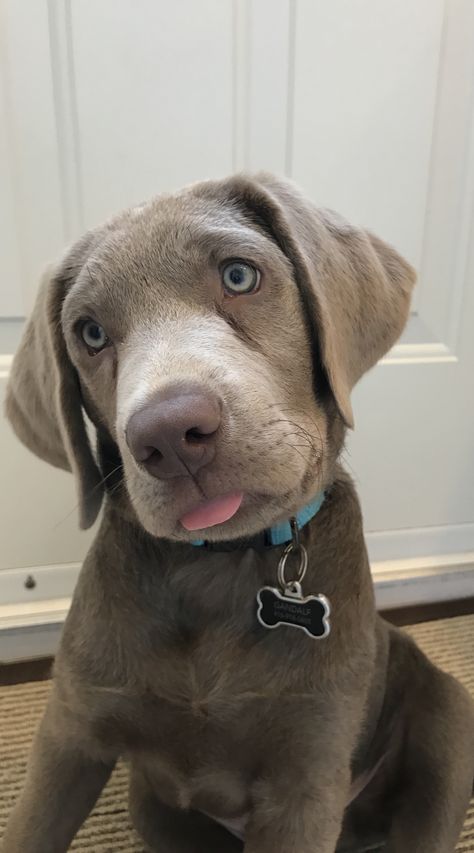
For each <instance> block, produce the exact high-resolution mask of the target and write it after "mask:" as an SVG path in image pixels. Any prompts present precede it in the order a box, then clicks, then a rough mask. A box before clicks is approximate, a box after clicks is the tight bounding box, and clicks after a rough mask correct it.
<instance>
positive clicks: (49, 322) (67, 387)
mask: <svg viewBox="0 0 474 853" xmlns="http://www.w3.org/2000/svg"><path fill="white" fill-rule="evenodd" d="M67 281H68V279H67V271H66V270H63V271H62V270H61V269H60V270H58V271H55V270H54V269H50V270H48V271H47V272H46V273H45V275H44V276H43V279H42V282H41V286H40V289H39V293H38V296H37V299H36V304H35V306H34V308H33V312H32V315H31V317H30V319H29V321H28V324H27V327H26V330H25V332H24V335H23V339H22V341H21V344H20V346H19V349H18V351H17V353H16V355H15V358H14V359H13V366H12V369H11V373H10V377H9V382H8V387H7V397H6V414H7V417H8V418H9V420H10V421H11V423H12V426H13V428H14V430H15V432H16V434H17V436H18V437H19V438H20V440H21V441H22V442H23V443H24V444H26V446H27V447H28V448H29V449H30V450H32V451H33V453H36V455H37V456H40V457H41V459H44V460H46V461H47V462H50V463H51V464H52V465H55V466H56V467H58V468H64V469H66V470H67V471H72V472H73V473H74V474H75V477H76V484H77V488H78V493H79V505H80V524H81V527H83V528H87V527H90V526H91V524H93V523H94V521H95V519H96V517H97V514H98V512H99V510H100V506H101V502H102V495H103V487H102V477H101V474H100V471H99V469H98V467H97V464H96V462H95V459H94V456H93V453H92V449H91V445H90V442H89V438H88V435H87V432H86V425H85V421H84V414H83V409H82V401H81V392H80V386H79V379H78V376H77V373H76V371H75V368H74V367H73V365H72V363H71V360H70V358H69V355H68V352H67V349H66V343H65V340H64V337H63V333H62V327H61V309H62V304H63V300H64V297H65V295H66V287H67Z"/></svg>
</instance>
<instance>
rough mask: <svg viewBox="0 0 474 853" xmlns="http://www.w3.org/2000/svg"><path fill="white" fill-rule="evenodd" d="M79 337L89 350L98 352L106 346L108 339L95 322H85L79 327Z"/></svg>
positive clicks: (103, 330)
mask: <svg viewBox="0 0 474 853" xmlns="http://www.w3.org/2000/svg"><path fill="white" fill-rule="evenodd" d="M81 337H82V340H83V341H84V343H85V345H86V346H87V348H88V349H89V350H93V352H94V353H97V352H100V350H101V349H104V347H105V346H107V344H108V342H109V339H108V337H107V334H106V332H105V329H104V328H103V327H102V326H101V325H100V324H99V323H96V321H95V320H85V321H84V323H83V324H82V326H81Z"/></svg>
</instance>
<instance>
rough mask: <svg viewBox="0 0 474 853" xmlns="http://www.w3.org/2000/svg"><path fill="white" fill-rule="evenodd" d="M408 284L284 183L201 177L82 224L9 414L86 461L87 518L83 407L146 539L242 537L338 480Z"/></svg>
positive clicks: (93, 474)
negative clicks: (344, 449)
mask: <svg viewBox="0 0 474 853" xmlns="http://www.w3.org/2000/svg"><path fill="white" fill-rule="evenodd" d="M414 281H415V276H414V272H413V270H412V269H411V267H410V266H409V265H408V264H407V263H406V262H405V261H404V260H403V259H402V258H401V257H400V256H399V255H398V254H397V253H396V252H395V251H394V250H393V249H392V248H391V247H390V246H388V245H387V244H385V243H383V242H382V241H381V240H379V239H378V238H376V237H374V236H373V235H371V234H370V233H369V232H366V231H364V230H363V229H360V228H354V227H352V226H351V225H349V223H347V222H346V221H345V220H343V219H342V218H341V217H339V216H337V215H335V214H333V213H330V212H327V211H320V210H317V209H316V208H315V207H314V206H313V205H312V204H311V203H310V202H309V201H308V200H307V199H305V198H304V197H303V196H302V195H301V194H300V193H299V192H298V190H297V189H296V188H295V187H294V186H292V185H290V184H287V183H285V182H283V181H279V180H277V179H276V178H273V177H272V176H269V175H259V176H257V177H256V178H245V177H237V178H230V179H227V180H224V181H207V182H204V183H202V184H196V185H193V186H191V187H189V188H187V189H185V190H183V191H181V192H179V193H177V194H176V195H174V196H167V197H160V198H158V199H156V200H154V201H152V202H150V203H149V204H145V205H142V206H141V207H140V208H137V209H135V210H131V211H126V212H125V213H123V214H121V215H120V216H118V217H116V218H115V219H113V220H111V221H110V222H108V223H106V224H105V225H104V226H102V227H101V228H98V229H96V230H95V231H92V232H89V233H88V234H86V235H85V237H84V238H83V239H82V240H81V241H79V243H78V244H77V245H76V246H74V247H73V248H72V249H71V250H70V251H69V252H68V253H67V254H66V255H65V257H64V258H63V260H62V262H61V263H60V264H59V266H57V267H56V268H55V269H54V270H52V271H50V272H49V273H48V274H47V275H46V276H45V279H44V281H43V284H42V287H41V288H40V291H39V295H38V299H37V303H36V306H35V309H34V311H33V314H32V317H31V319H30V321H29V324H28V327H27V329H26V332H25V335H24V338H23V341H22V343H21V346H20V348H19V351H18V353H17V354H16V357H15V360H14V364H13V369H12V372H11V376H10V383H9V388H8V394H7V414H8V416H9V417H10V420H11V422H12V424H13V426H14V428H15V430H16V432H17V434H18V435H19V437H20V438H21V439H22V441H24V443H25V444H26V445H27V446H28V447H30V448H31V449H32V450H33V451H34V452H35V453H37V454H38V455H39V456H41V457H42V458H44V459H46V460H48V461H49V462H51V463H52V464H54V465H59V466H61V467H64V468H69V469H70V470H72V471H73V472H74V473H75V476H76V481H77V484H78V489H79V497H80V505H81V508H82V509H81V523H82V526H89V525H90V524H91V523H92V522H93V520H94V518H95V517H96V515H97V512H98V510H99V507H100V502H101V494H102V491H103V480H104V471H103V470H99V467H98V464H97V462H96V459H95V456H94V452H93V450H92V449H91V447H90V444H89V440H88V437H87V431H86V428H85V423H84V417H83V409H84V408H85V409H86V411H87V412H88V413H89V415H90V416H91V419H92V420H93V422H94V423H95V425H96V427H97V430H98V435H99V439H100V440H99V444H100V447H101V448H102V449H103V448H104V446H107V447H108V448H110V447H112V448H113V454H112V455H113V457H114V458H115V460H116V462H117V466H118V467H119V468H120V470H121V472H122V473H123V479H124V483H125V487H126V493H127V495H128V501H129V504H130V505H131V506H132V507H133V510H134V512H135V514H136V516H137V518H138V520H139V522H140V523H141V524H142V525H143V526H144V527H145V528H146V530H148V531H149V532H150V533H151V534H152V535H154V536H158V537H166V538H170V539H176V540H183V541H194V540H196V539H201V538H203V539H204V538H205V539H209V540H223V539H231V538H237V537H240V536H244V535H250V534H252V533H254V532H257V531H259V530H261V529H262V528H264V527H266V526H269V525H271V524H273V523H275V522H277V521H280V520H282V519H286V518H288V517H289V516H291V515H292V514H294V513H295V512H296V511H297V510H298V508H300V507H301V506H303V505H304V504H305V503H307V502H308V501H309V500H310V499H311V498H312V497H313V496H314V495H315V494H316V493H317V492H318V491H320V490H321V489H322V488H324V487H325V486H326V485H327V484H328V483H329V482H330V480H331V476H332V471H333V467H334V463H335V460H336V458H337V455H338V453H339V451H340V448H341V445H342V441H343V435H344V428H345V426H348V425H349V426H352V409H351V404H350V390H351V388H352V386H353V385H354V383H355V382H356V381H357V380H358V379H359V378H360V376H361V375H362V374H363V373H364V372H365V371H366V370H368V369H369V368H370V367H371V366H372V365H373V364H375V362H376V361H377V359H378V358H380V357H381V356H382V355H383V354H384V353H385V352H386V351H387V350H388V349H389V347H390V346H391V345H392V344H393V343H394V342H395V340H396V339H397V337H398V336H399V334H400V332H401V331H402V329H403V326H404V323H405V321H406V318H407V315H408V310H409V303H410V293H411V289H412V286H413V284H414ZM101 455H102V457H104V455H103V453H102V454H101Z"/></svg>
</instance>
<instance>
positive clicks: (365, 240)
mask: <svg viewBox="0 0 474 853" xmlns="http://www.w3.org/2000/svg"><path fill="white" fill-rule="evenodd" d="M220 187H221V191H222V190H223V189H224V190H225V192H226V194H227V197H229V196H230V197H232V199H233V201H234V203H238V204H239V206H240V207H241V209H242V210H243V212H244V213H245V212H247V216H248V217H249V218H250V220H251V222H252V223H253V224H254V225H256V226H258V227H259V228H260V229H263V230H264V231H265V232H266V233H267V234H268V236H270V237H271V239H273V240H274V241H275V242H276V243H277V245H278V246H279V248H280V249H281V250H282V251H283V252H284V254H285V255H286V256H287V258H288V259H289V260H290V262H291V264H292V267H293V270H294V277H295V281H296V284H297V286H298V288H299V291H300V295H301V299H302V302H303V306H304V308H305V313H306V316H307V319H308V322H309V325H310V331H311V337H312V342H313V347H314V352H315V354H317V356H318V358H319V360H320V362H321V363H322V366H323V368H324V370H325V373H326V377H327V380H328V383H329V386H330V388H331V391H332V394H333V396H334V399H335V401H336V404H337V407H338V410H339V412H340V415H341V417H342V418H343V420H344V422H345V424H346V425H347V426H351V427H352V426H353V425H354V419H353V413H352V406H351V401H350V392H351V389H352V387H353V386H354V385H355V383H356V382H357V381H358V379H360V377H361V376H362V375H363V374H364V373H365V372H366V371H367V370H369V368H371V367H372V366H373V365H374V364H375V363H376V362H377V361H378V360H379V358H381V357H382V356H383V355H384V354H385V353H386V352H387V351H388V350H389V349H390V347H391V346H392V345H393V344H394V343H395V341H396V340H397V338H398V337H399V336H400V334H401V332H402V330H403V327H404V326H405V323H406V321H407V318H408V312H409V308H410V298H411V291H412V289H413V285H414V283H415V280H416V274H415V271H414V270H413V268H412V267H411V266H410V264H408V263H407V262H406V261H405V260H404V259H403V258H402V257H401V256H400V255H399V254H398V252H396V251H395V249H393V248H392V247H391V246H389V245H388V244H387V243H384V242H383V241H382V240H379V239H378V238H377V237H375V236H374V235H373V234H371V233H370V232H369V231H366V230H364V229H362V228H356V227H353V226H352V225H350V224H349V223H348V222H346V221H345V220H344V219H343V218H342V217H340V216H338V215H337V214H335V213H333V212H332V211H327V210H321V209H318V208H316V207H314V205H313V204H312V203H311V202H310V201H309V200H308V199H306V198H305V197H304V196H303V195H302V194H301V193H300V192H299V191H298V189H297V188H296V187H295V186H294V185H293V184H291V183H288V182H286V181H283V180H279V179H277V178H275V177H274V176H272V175H267V174H260V175H257V176H256V177H255V178H253V179H250V178H247V177H245V176H242V177H240V176H239V177H237V178H233V179H230V180H229V181H225V182H222V183H221V185H220Z"/></svg>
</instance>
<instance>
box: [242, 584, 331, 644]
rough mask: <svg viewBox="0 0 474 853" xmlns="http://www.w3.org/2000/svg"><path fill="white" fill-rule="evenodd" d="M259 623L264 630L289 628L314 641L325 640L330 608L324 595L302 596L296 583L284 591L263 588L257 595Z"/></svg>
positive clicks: (328, 629)
mask: <svg viewBox="0 0 474 853" xmlns="http://www.w3.org/2000/svg"><path fill="white" fill-rule="evenodd" d="M257 603H258V611H257V617H258V621H259V622H260V624H261V625H263V627H264V628H278V626H279V625H289V626H291V627H292V628H301V629H302V630H303V631H305V632H306V634H308V636H310V637H312V638H313V639H316V640H322V639H324V637H327V636H328V634H329V632H330V630H331V626H330V624H329V615H330V613H331V608H330V605H329V601H328V600H327V598H326V597H325V596H324V595H306V596H303V594H302V592H301V586H300V584H299V583H293V584H291V586H288V587H287V588H285V591H284V592H280V590H278V589H275V588H274V587H271V586H264V587H263V588H262V589H260V590H259V592H258V594H257Z"/></svg>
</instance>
